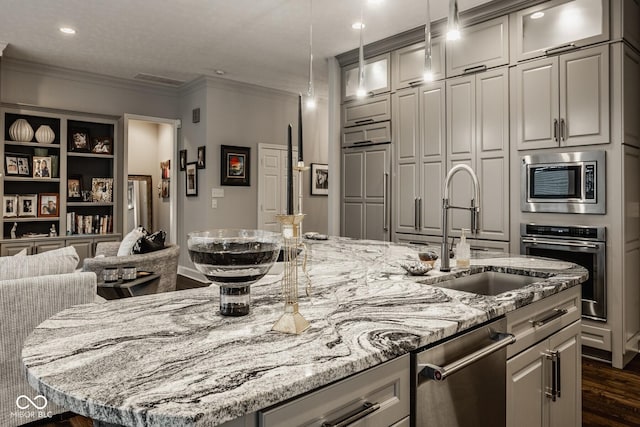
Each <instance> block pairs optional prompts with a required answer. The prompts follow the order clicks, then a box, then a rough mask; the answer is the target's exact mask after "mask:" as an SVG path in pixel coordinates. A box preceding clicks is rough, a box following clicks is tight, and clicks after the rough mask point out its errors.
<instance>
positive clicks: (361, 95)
mask: <svg viewBox="0 0 640 427" xmlns="http://www.w3.org/2000/svg"><path fill="white" fill-rule="evenodd" d="M363 10H364V0H362V3H361V4H360V48H359V49H358V90H357V91H356V96H357V97H358V98H364V97H365V96H367V90H366V89H365V88H364V43H363V31H364V19H363V15H364V12H363Z"/></svg>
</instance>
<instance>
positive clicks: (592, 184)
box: [520, 151, 606, 214]
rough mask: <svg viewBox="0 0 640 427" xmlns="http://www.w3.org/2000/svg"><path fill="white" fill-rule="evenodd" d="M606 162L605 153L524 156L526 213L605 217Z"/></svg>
mask: <svg viewBox="0 0 640 427" xmlns="http://www.w3.org/2000/svg"><path fill="white" fill-rule="evenodd" d="M605 158H606V153H605V152H604V151H574V152H569V153H544V154H532V155H528V156H522V158H521V175H520V190H521V191H520V207H521V209H522V211H523V212H560V213H580V214H605V213H606V197H605V175H606V167H605Z"/></svg>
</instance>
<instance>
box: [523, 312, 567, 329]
mask: <svg viewBox="0 0 640 427" xmlns="http://www.w3.org/2000/svg"><path fill="white" fill-rule="evenodd" d="M568 312H569V310H567V309H566V308H556V309H555V310H553V311H552V312H551V314H545V315H544V316H542V317H541V318H538V319H533V320H529V323H531V324H532V325H533V326H534V327H540V326H544V325H546V324H547V323H549V322H551V321H553V320H556V319H557V318H559V317H562V316H564V315H565V314H567V313H568Z"/></svg>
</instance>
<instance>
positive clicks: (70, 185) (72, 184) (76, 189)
mask: <svg viewBox="0 0 640 427" xmlns="http://www.w3.org/2000/svg"><path fill="white" fill-rule="evenodd" d="M67 200H69V201H72V202H79V201H82V175H71V176H70V177H69V178H68V179H67Z"/></svg>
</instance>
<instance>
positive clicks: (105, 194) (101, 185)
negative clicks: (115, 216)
mask: <svg viewBox="0 0 640 427" xmlns="http://www.w3.org/2000/svg"><path fill="white" fill-rule="evenodd" d="M91 198H92V200H93V201H94V202H113V178H91Z"/></svg>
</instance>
